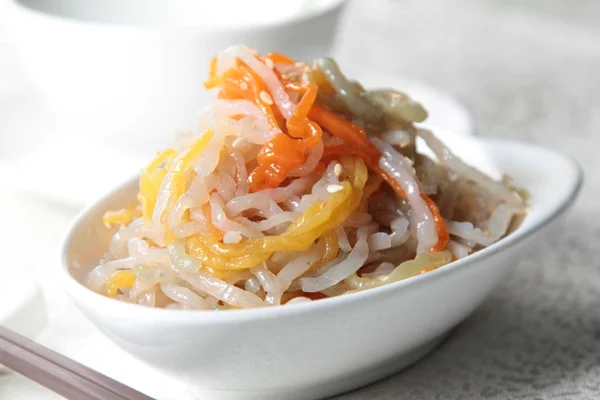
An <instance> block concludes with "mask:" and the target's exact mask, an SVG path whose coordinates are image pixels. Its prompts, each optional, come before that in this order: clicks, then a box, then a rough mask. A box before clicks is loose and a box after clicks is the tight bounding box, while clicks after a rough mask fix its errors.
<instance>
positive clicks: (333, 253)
mask: <svg viewBox="0 0 600 400" xmlns="http://www.w3.org/2000/svg"><path fill="white" fill-rule="evenodd" d="M321 240H322V241H323V245H324V247H325V249H324V252H323V257H321V260H319V262H318V263H317V264H316V265H323V264H327V263H328V262H329V261H331V260H333V259H334V258H336V257H337V255H338V252H339V250H340V246H339V242H338V237H337V235H336V234H335V231H333V230H331V231H329V232H327V233H325V234H323V235H322V236H321Z"/></svg>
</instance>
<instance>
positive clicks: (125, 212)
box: [102, 208, 141, 229]
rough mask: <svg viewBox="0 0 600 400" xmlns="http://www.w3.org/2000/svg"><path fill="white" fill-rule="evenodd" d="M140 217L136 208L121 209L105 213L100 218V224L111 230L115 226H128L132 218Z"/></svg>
mask: <svg viewBox="0 0 600 400" xmlns="http://www.w3.org/2000/svg"><path fill="white" fill-rule="evenodd" d="M140 215H141V212H140V211H139V210H138V209H137V208H122V209H120V210H118V211H107V212H105V213H104V216H103V217H102V222H104V225H105V226H106V227H107V228H109V229H110V228H112V227H113V226H115V225H122V226H124V225H129V224H130V223H131V221H133V219H134V218H137V217H139V216H140Z"/></svg>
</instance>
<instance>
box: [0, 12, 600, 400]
mask: <svg viewBox="0 0 600 400" xmlns="http://www.w3.org/2000/svg"><path fill="white" fill-rule="evenodd" d="M334 55H335V56H337V57H338V59H339V61H340V63H341V64H342V65H344V66H350V67H351V68H352V69H353V70H358V69H360V70H362V71H363V72H364V71H372V73H395V74H400V75H403V76H411V77H416V78H418V79H421V80H423V81H425V82H427V83H429V84H431V85H432V86H435V87H439V88H441V89H443V90H445V91H447V92H449V93H452V94H454V95H456V96H457V97H458V98H460V99H461V100H462V101H463V102H464V103H465V104H466V105H467V106H468V107H469V108H470V110H471V111H472V112H473V115H474V118H475V122H476V125H477V128H478V130H479V134H480V135H482V136H490V137H505V138H514V139H519V140H525V141H530V142H536V143H540V144H544V145H546V146H549V147H553V148H556V149H560V150H561V151H564V152H566V153H568V154H570V155H572V156H574V157H575V158H577V159H578V161H579V162H580V163H581V165H582V167H583V169H584V170H585V173H586V183H585V186H584V188H583V190H582V193H581V195H580V198H579V200H578V202H577V203H576V205H575V206H574V207H573V209H572V210H571V211H570V212H569V213H568V215H567V216H566V217H565V218H563V219H562V220H561V221H560V222H558V223H556V224H554V225H553V227H552V228H551V229H549V230H546V231H545V233H544V234H543V235H542V236H541V237H540V238H539V240H538V241H537V242H536V244H535V245H533V246H532V247H531V248H530V249H529V250H528V252H527V254H526V255H525V257H524V258H523V260H522V262H520V264H519V265H518V267H517V268H516V269H515V272H514V273H513V274H512V275H511V277H510V278H509V279H508V280H507V281H506V282H505V283H504V284H503V285H502V286H501V287H500V288H499V289H498V290H497V291H496V292H495V293H494V294H493V295H492V297H491V298H489V299H488V300H487V301H486V302H485V303H484V305H483V306H482V307H480V308H479V309H478V310H477V311H476V312H475V313H474V314H473V315H472V316H471V317H469V318H468V319H467V320H466V321H465V322H464V323H462V324H461V325H460V326H459V327H458V328H457V329H456V330H455V332H454V333H453V334H452V335H450V336H449V338H448V339H447V340H446V341H445V342H444V343H443V344H442V345H441V346H440V348H439V349H438V350H436V351H435V352H433V353H432V354H431V355H429V356H428V357H426V358H425V359H423V360H422V361H421V362H419V363H418V364H416V365H414V366H413V367H411V368H409V369H407V370H405V371H404V372H402V373H401V374H398V375H396V376H393V377H391V378H388V379H386V380H383V381H381V382H378V383H376V384H373V385H371V386H369V387H366V388H363V389H360V390H358V391H355V392H352V393H349V394H345V395H342V396H339V397H337V398H338V399H345V400H366V399H381V400H383V399H405V400H409V399H444V400H445V399H456V400H458V399H498V400H504V399H561V400H562V399H565V400H569V399H573V400H587V399H590V400H591V399H599V398H600V263H599V262H598V261H597V259H598V258H597V254H598V251H597V242H596V240H599V239H600V223H599V217H598V215H600V202H599V201H598V198H599V197H600V175H596V174H595V172H596V170H597V168H598V166H599V164H600V163H599V162H598V154H599V153H600V113H599V112H596V111H597V110H600V1H598V0H578V1H571V0H527V1H520V0H488V1H486V2H483V1H476V0H443V1H442V0H379V1H366V0H364V1H362V0H361V1H355V2H353V3H351V4H350V5H349V7H348V10H347V14H346V15H345V19H344V23H343V25H342V27H341V30H340V35H339V38H338V41H337V46H336V49H335V52H334ZM4 193H5V192H3V196H4ZM10 201H13V202H15V204H16V202H21V201H22V200H20V199H16V200H10ZM23 201H25V200H23ZM27 201H30V200H26V201H25V202H27ZM26 205H27V204H26ZM51 213H57V211H56V210H51V209H50V208H49V206H48V207H47V208H44V209H43V210H41V211H40V215H42V214H43V215H46V216H52V218H54V215H57V214H51ZM60 213H63V215H66V214H68V213H67V212H66V211H64V210H62V211H59V212H58V214H60ZM52 218H50V220H48V221H47V222H48V228H46V229H47V230H48V232H47V233H48V235H52V236H53V237H58V235H59V232H58V230H57V228H53V226H55V225H53V223H52V220H51V219H52ZM56 218H57V221H58V218H59V217H58V216H57V217H56ZM21 233H23V232H21ZM42 267H43V265H42V266H40V268H42ZM51 317H52V316H51ZM78 329H79V331H76V332H73V331H69V332H67V331H65V332H58V331H57V332H54V333H53V334H59V335H60V334H69V335H72V336H73V337H74V339H73V343H70V344H69V345H73V346H75V345H76V344H77V343H75V342H76V341H77V340H78V339H76V338H77V337H84V334H83V333H82V332H84V331H85V330H86V329H90V328H89V327H87V326H86V327H81V328H78ZM80 333H81V335H80V336H77V335H78V334H80ZM48 337H49V335H46V343H47V344H52V343H51V341H50V340H49V339H48ZM42 339H44V338H42ZM50 398H56V397H55V396H53V395H51V394H50V393H49V392H47V391H46V390H44V389H41V388H39V387H37V386H35V385H33V384H32V383H29V381H27V380H25V379H24V378H22V377H19V376H18V375H2V374H0V399H7V400H9V399H10V400H17V399H27V400H30V399H50Z"/></svg>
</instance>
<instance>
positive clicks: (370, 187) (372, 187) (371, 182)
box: [359, 174, 383, 212]
mask: <svg viewBox="0 0 600 400" xmlns="http://www.w3.org/2000/svg"><path fill="white" fill-rule="evenodd" d="M382 183H383V178H382V177H381V176H379V175H376V174H373V175H370V176H369V179H368V180H367V184H366V185H365V190H363V197H362V200H361V205H360V210H359V211H361V212H366V211H367V204H368V201H369V198H370V197H371V196H372V195H373V193H375V192H376V191H377V190H379V188H380V187H381V184H382Z"/></svg>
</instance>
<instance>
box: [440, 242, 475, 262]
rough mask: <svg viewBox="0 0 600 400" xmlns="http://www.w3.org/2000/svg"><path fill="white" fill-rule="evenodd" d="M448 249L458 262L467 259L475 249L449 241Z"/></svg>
mask: <svg viewBox="0 0 600 400" xmlns="http://www.w3.org/2000/svg"><path fill="white" fill-rule="evenodd" d="M446 249H448V250H449V251H450V253H452V255H453V256H454V257H455V258H456V259H457V260H458V259H461V258H465V257H466V256H468V255H469V254H471V252H472V251H473V249H472V248H470V247H469V246H465V245H464V244H460V243H458V242H455V241H454V240H450V241H448V245H447V246H446Z"/></svg>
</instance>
